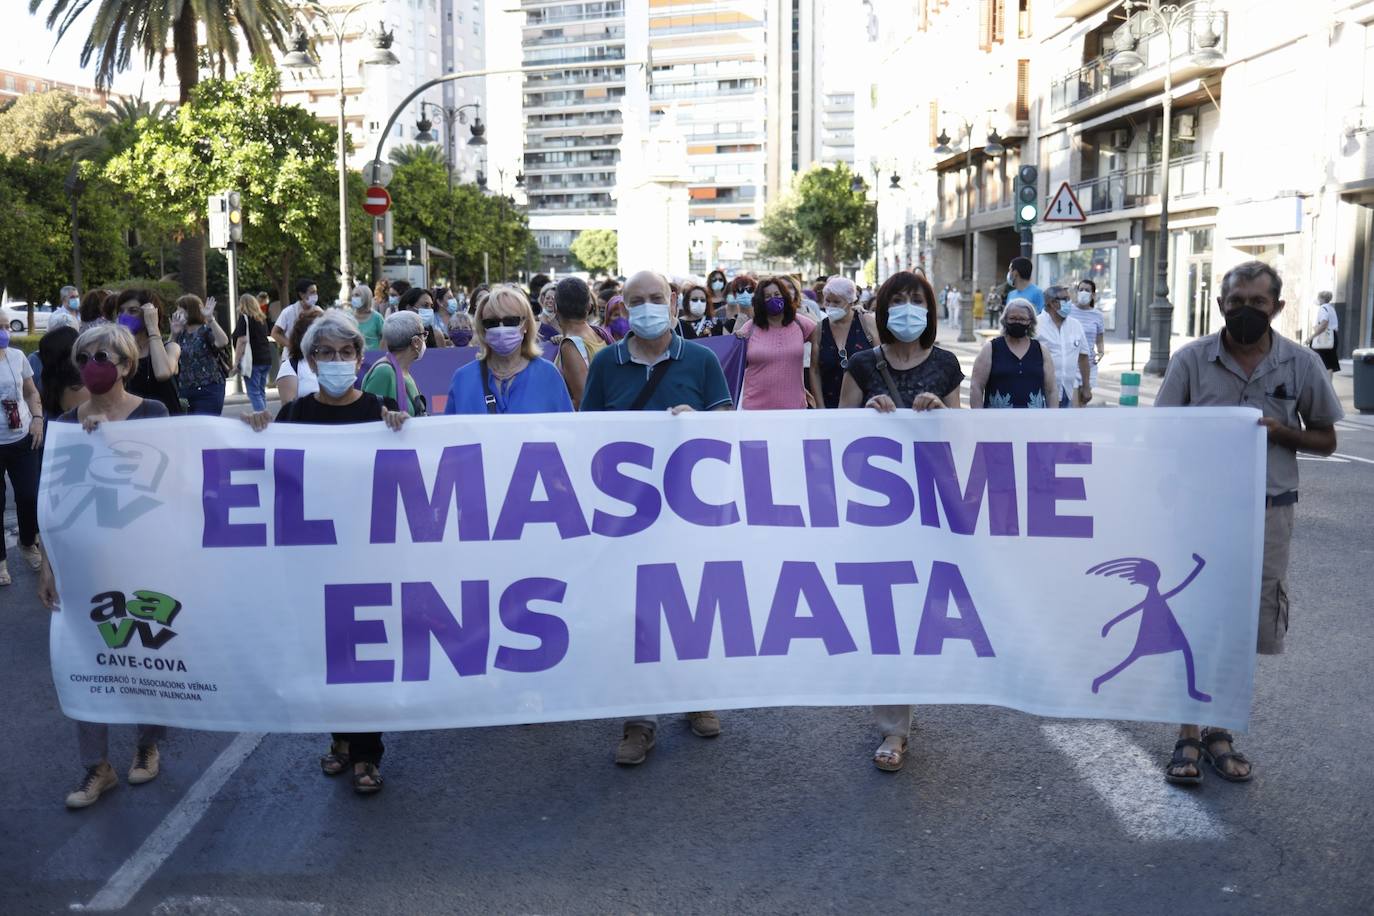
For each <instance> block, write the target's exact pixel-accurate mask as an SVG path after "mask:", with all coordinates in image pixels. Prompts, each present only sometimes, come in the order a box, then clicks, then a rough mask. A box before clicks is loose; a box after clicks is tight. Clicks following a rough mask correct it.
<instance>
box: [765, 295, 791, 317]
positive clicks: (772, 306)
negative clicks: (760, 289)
mask: <svg viewBox="0 0 1374 916" xmlns="http://www.w3.org/2000/svg"><path fill="white" fill-rule="evenodd" d="M786 304H787V301H786V300H785V299H783V298H782V296H769V297H768V298H767V299H765V300H763V306H764V308H766V309H768V314H770V315H781V314H782V310H783V306H785V305H786Z"/></svg>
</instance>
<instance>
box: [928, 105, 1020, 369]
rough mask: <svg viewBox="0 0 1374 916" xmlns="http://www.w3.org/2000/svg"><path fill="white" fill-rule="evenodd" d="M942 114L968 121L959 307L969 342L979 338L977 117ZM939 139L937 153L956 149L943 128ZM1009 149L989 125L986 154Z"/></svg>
mask: <svg viewBox="0 0 1374 916" xmlns="http://www.w3.org/2000/svg"><path fill="white" fill-rule="evenodd" d="M941 114H942V115H945V116H949V117H953V118H954V119H955V123H956V124H959V123H962V124H963V125H964V141H963V142H964V170H965V172H966V173H967V175H968V184H967V186H965V188H964V195H963V196H964V245H963V248H964V251H963V257H962V262H963V263H962V265H961V268H960V276H959V286H960V292H959V295H960V298H961V299H962V302H963V304H961V305H960V307H959V342H960V343H968V342H970V341H973V340H975V339H976V338H975V337H974V336H973V274H974V271H973V200H972V192H973V121H972V120H971V119H969V118H966V117H964V116H963V115H960V114H956V113H954V112H948V111H942V112H941ZM936 140H937V141H938V145H937V146H936V147H935V154H936V155H937V156H948V155H949V154H950V153H953V152H954V147H952V146H950V145H949V140H950V137H949V134H948V133H946V132H945V131H941V132H940V136H939V137H937V138H936ZM1005 151H1006V150H1005V148H1004V147H1003V146H1002V138H1001V137H1000V136H998V134H997V128H995V127H989V128H988V136H987V142H986V143H985V144H984V145H983V152H984V154H986V155H988V156H999V155H1001V154H1002V153H1003V152H1005Z"/></svg>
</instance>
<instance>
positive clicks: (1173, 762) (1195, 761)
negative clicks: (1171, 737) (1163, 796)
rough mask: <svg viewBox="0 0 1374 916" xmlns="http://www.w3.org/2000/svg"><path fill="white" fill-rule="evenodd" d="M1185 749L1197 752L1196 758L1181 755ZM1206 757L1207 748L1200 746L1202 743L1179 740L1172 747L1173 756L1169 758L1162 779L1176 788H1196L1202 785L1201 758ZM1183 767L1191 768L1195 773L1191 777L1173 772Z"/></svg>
mask: <svg viewBox="0 0 1374 916" xmlns="http://www.w3.org/2000/svg"><path fill="white" fill-rule="evenodd" d="M1185 747H1191V748H1192V749H1194V750H1195V751H1197V756H1196V757H1189V756H1188V755H1187V754H1185V753H1183V749H1184V748H1185ZM1206 755H1207V748H1205V747H1203V746H1202V742H1201V741H1199V740H1197V739H1196V738H1179V739H1178V743H1176V744H1175V745H1174V756H1172V757H1170V758H1169V765H1168V766H1167V767H1165V768H1164V778H1165V779H1166V780H1168V781H1169V782H1171V783H1173V784H1174V785H1176V786H1196V785H1200V784H1201V783H1202V758H1203V757H1205V756H1206ZM1183 767H1192V768H1193V770H1194V771H1195V772H1194V773H1193V775H1192V776H1189V775H1187V774H1185V773H1177V772H1175V770H1179V769H1182V768H1183Z"/></svg>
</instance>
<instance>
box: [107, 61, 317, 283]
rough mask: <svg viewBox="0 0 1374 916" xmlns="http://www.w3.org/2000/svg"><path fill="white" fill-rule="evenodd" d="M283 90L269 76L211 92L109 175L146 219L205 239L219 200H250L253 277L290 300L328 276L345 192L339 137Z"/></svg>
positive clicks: (256, 73)
mask: <svg viewBox="0 0 1374 916" xmlns="http://www.w3.org/2000/svg"><path fill="white" fill-rule="evenodd" d="M279 85H280V83H279V78H278V76H277V74H276V73H275V72H274V71H272V70H269V69H268V68H266V67H263V66H258V67H255V68H254V70H253V71H252V72H250V73H246V74H243V75H241V76H239V77H236V78H234V79H232V80H224V79H211V80H206V81H204V82H202V83H201V84H200V85H199V86H197V87H196V90H195V92H194V93H193V94H192V97H191V101H190V102H189V103H188V104H186V105H183V106H181V107H180V108H178V109H177V113H176V116H175V117H174V118H172V119H170V120H166V121H145V122H144V124H145V129H144V130H143V131H142V132H141V134H140V135H139V137H138V140H137V141H136V142H135V143H134V145H133V146H132V147H130V148H129V149H128V150H126V151H124V152H123V153H121V154H119V155H118V156H116V157H115V158H113V159H112V160H111V161H110V163H109V165H108V166H107V168H106V172H107V174H108V176H109V177H110V178H111V179H112V180H113V181H114V182H116V183H117V184H118V185H119V186H120V187H122V188H124V189H125V190H126V191H128V192H129V193H130V194H131V195H132V197H133V199H134V201H135V202H136V205H137V206H138V207H139V208H140V209H142V210H143V211H144V212H145V213H150V214H158V216H159V218H160V220H161V221H162V224H163V226H164V227H165V228H166V229H167V230H169V231H172V232H180V233H183V234H199V233H200V232H202V230H203V223H204V218H205V214H204V209H205V201H206V198H207V197H208V196H209V195H210V194H213V193H217V192H219V191H224V190H229V189H235V190H238V191H240V192H242V194H243V206H244V212H245V223H244V247H245V252H244V258H243V262H244V271H245V273H246V274H249V275H253V274H256V275H257V276H260V277H262V278H263V279H264V280H265V281H266V282H267V283H268V284H269V285H271V286H272V287H274V288H276V289H277V290H278V292H279V294H281V295H283V296H287V295H288V293H287V288H288V286H289V285H290V280H291V277H292V276H300V275H301V272H303V271H309V272H310V273H312V274H318V273H320V272H321V270H322V268H323V267H324V264H323V263H322V262H321V260H320V258H321V256H322V255H323V254H324V253H325V252H326V251H327V250H328V248H329V242H328V239H329V238H330V236H331V232H330V229H331V228H332V226H334V225H337V223H331V222H330V221H329V217H330V215H331V213H332V214H333V215H334V217H335V219H336V220H337V213H338V210H337V203H333V201H334V199H335V198H336V197H337V193H338V191H337V173H336V171H335V166H334V132H333V130H332V129H331V128H330V127H329V126H328V125H326V124H324V123H322V122H320V121H319V120H317V119H316V118H315V117H314V115H312V114H310V112H308V111H306V110H305V109H304V108H301V107H300V106H298V105H280V104H278V102H277V98H276V94H277V90H278V87H279ZM331 206H332V207H333V209H332V210H331ZM336 247H337V246H336ZM183 259H184V252H183ZM319 279H320V285H321V287H322V289H321V294H322V296H323V295H329V293H327V292H326V291H325V290H324V289H323V287H324V285H325V284H324V279H325V278H324V277H323V276H321V277H320V278H319ZM183 285H186V283H185V276H184V275H183ZM284 301H285V300H284Z"/></svg>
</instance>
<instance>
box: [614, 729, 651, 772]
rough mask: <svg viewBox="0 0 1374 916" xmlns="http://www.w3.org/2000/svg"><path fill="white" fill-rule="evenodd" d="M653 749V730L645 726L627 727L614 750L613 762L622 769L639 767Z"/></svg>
mask: <svg viewBox="0 0 1374 916" xmlns="http://www.w3.org/2000/svg"><path fill="white" fill-rule="evenodd" d="M653 749H654V730H653V729H652V728H649V727H648V726H647V725H627V726H625V734H624V736H623V737H622V738H621V739H620V747H618V748H616V752H615V762H616V763H618V764H620V765H621V766H623V767H633V766H639V765H640V764H641V763H643V762H644V761H645V759H646V758H647V757H648V756H649V751H651V750H653Z"/></svg>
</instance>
